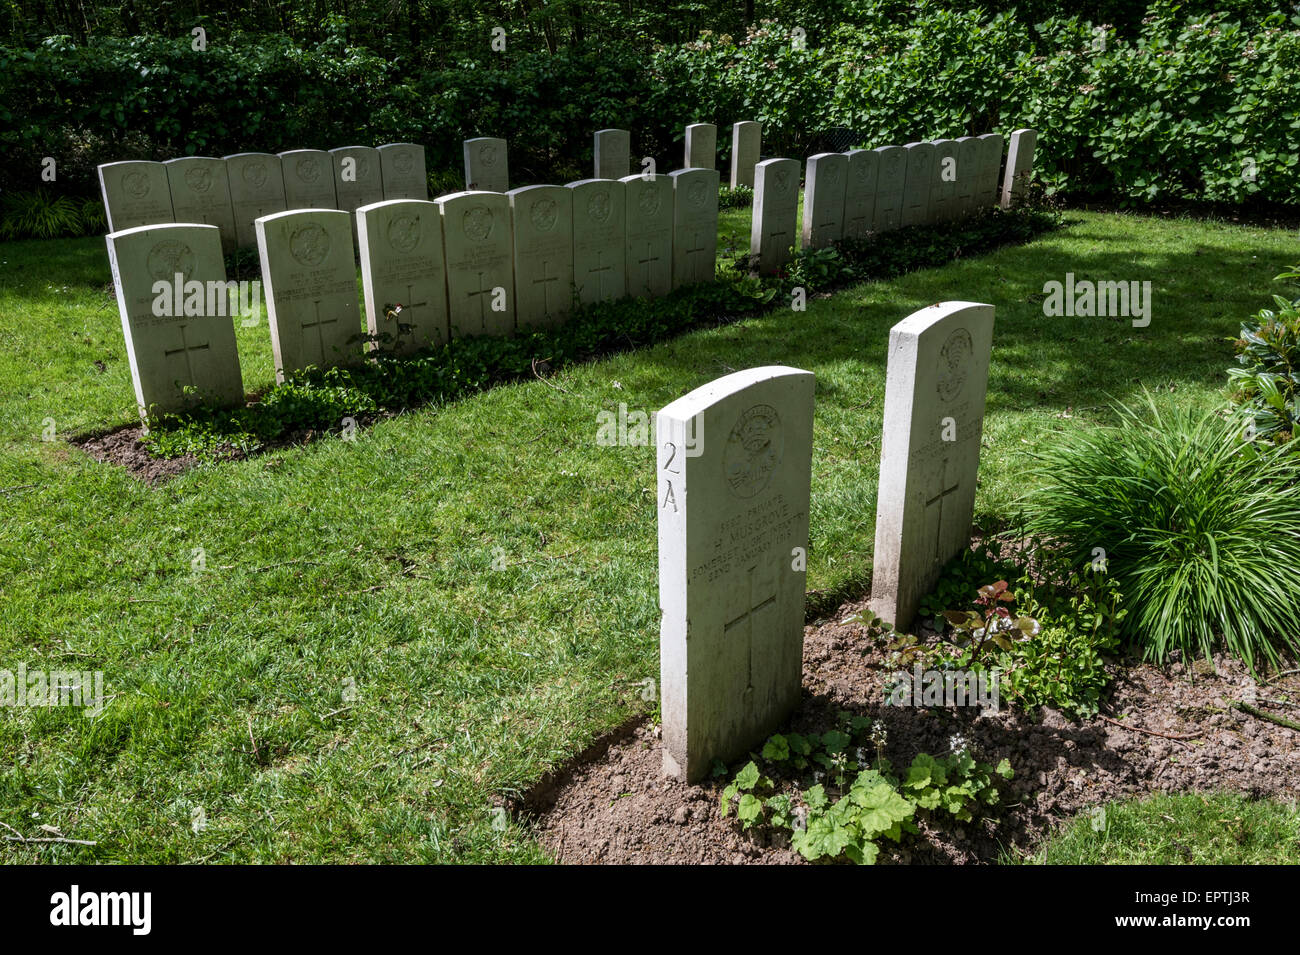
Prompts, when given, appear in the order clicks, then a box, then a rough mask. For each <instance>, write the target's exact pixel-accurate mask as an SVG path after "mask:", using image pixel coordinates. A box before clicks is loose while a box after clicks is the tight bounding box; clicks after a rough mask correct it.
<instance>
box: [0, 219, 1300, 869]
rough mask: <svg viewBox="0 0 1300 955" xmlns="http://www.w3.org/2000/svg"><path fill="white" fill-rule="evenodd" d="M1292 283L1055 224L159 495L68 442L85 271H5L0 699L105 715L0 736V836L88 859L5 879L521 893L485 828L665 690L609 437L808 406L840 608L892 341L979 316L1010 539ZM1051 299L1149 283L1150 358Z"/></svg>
mask: <svg viewBox="0 0 1300 955" xmlns="http://www.w3.org/2000/svg"><path fill="white" fill-rule="evenodd" d="M747 221H748V210H736V211H735V212H728V213H726V214H725V215H724V217H723V222H722V226H721V229H720V231H723V232H724V233H725V232H726V230H728V229H731V230H733V231H735V232H736V234H738V235H739V236H741V237H742V239H740V240H737V241H740V242H742V243H743V237H744V236H747V234H748V228H747V225H746V223H747ZM723 247H724V248H725V247H726V241H724V243H723ZM1294 248H1295V247H1294V238H1293V236H1291V235H1289V234H1287V233H1284V232H1271V231H1267V230H1263V229H1256V228H1246V227H1234V226H1227V225H1217V224H1207V223H1203V222H1191V221H1158V220H1152V219H1145V218H1137V217H1128V216H1117V215H1102V214H1080V215H1077V216H1073V217H1072V223H1071V224H1070V225H1069V226H1068V227H1067V228H1066V229H1064V230H1062V231H1060V232H1058V233H1054V234H1051V235H1049V236H1046V237H1044V238H1041V239H1039V240H1037V241H1035V242H1033V243H1031V244H1029V245H1027V246H1024V247H1019V248H1006V249H1003V250H1000V251H999V252H997V253H995V254H992V255H988V256H986V257H982V258H979V259H973V260H966V261H960V262H957V263H955V264H953V265H950V266H947V267H944V268H939V269H933V270H927V271H923V272H918V273H914V274H912V275H909V276H906V277H904V278H902V279H900V280H898V281H894V282H889V283H880V284H864V285H860V286H857V287H854V288H851V289H848V290H845V291H844V292H841V293H839V294H836V295H834V296H833V297H822V298H815V299H814V300H812V301H811V302H810V303H809V305H808V309H807V311H806V312H802V313H797V312H793V311H788V310H778V311H775V312H773V313H771V314H768V315H764V316H762V317H759V318H755V319H751V320H749V321H746V322H744V323H741V324H737V325H732V326H726V327H719V328H714V329H708V330H703V331H697V332H694V333H691V334H689V335H685V336H682V337H680V338H677V339H675V340H672V341H667V342H663V343H660V344H658V345H656V346H654V347H649V348H644V349H642V350H640V351H637V352H635V353H628V354H623V355H618V356H614V357H612V358H610V359H608V360H606V361H602V362H599V363H594V364H590V365H584V366H580V367H573V368H568V369H565V370H563V371H562V372H561V373H560V374H559V375H557V376H556V377H555V378H554V379H553V380H552V381H550V382H548V383H543V382H540V381H533V382H527V383H521V384H517V385H512V386H508V387H501V388H498V389H495V390H493V391H491V392H488V393H484V394H481V395H477V396H474V397H471V398H467V399H464V400H461V401H457V402H453V403H450V404H447V405H445V406H441V407H424V408H420V409H416V410H413V411H411V412H409V413H406V414H403V415H401V416H400V417H397V418H394V419H390V420H386V421H383V422H381V423H380V424H378V425H377V426H375V427H374V428H372V429H369V430H366V431H363V432H361V433H360V434H359V435H358V437H357V440H355V441H351V442H349V441H344V440H341V439H339V438H328V439H324V440H320V441H317V442H314V443H311V444H309V445H306V446H303V447H295V448H291V449H287V450H281V451H276V452H274V453H269V454H266V455H263V456H260V457H257V458H254V459H253V460H249V461H245V462H235V463H226V464H221V465H209V466H204V467H200V468H197V469H195V470H194V471H191V472H189V473H186V474H185V475H183V476H181V477H179V478H178V479H176V480H173V481H171V482H170V483H167V484H166V485H164V486H161V487H158V488H150V487H146V486H143V485H142V484H140V483H139V482H138V481H136V480H135V479H133V478H131V477H129V476H128V475H126V474H125V473H124V472H123V471H122V470H120V469H118V468H116V467H112V466H106V465H101V464H98V463H95V462H93V461H91V460H89V459H88V458H87V457H85V456H84V455H83V454H82V453H81V452H79V451H78V450H76V449H75V448H73V447H71V446H70V445H68V444H67V443H66V442H65V441H64V440H62V439H63V437H64V436H66V435H71V434H78V433H82V432H85V431H88V430H91V429H97V428H105V427H110V426H114V425H117V424H121V423H125V422H128V421H130V420H132V418H133V416H134V397H133V394H132V389H131V383H130V373H129V369H128V366H127V361H126V356H125V354H124V351H123V345H122V338H121V332H120V326H119V320H118V317H117V310H116V305H115V303H114V301H113V299H112V297H111V294H110V292H109V288H108V282H109V272H108V264H107V259H106V256H105V253H104V247H103V242H102V240H101V239H85V240H76V241H56V242H20V243H9V244H6V245H3V246H0V389H3V391H4V396H5V399H6V400H4V401H0V442H3V450H2V451H0V514H2V515H3V525H2V526H3V532H2V533H0V580H3V582H4V583H3V592H2V594H0V669H6V668H7V669H10V670H13V669H16V667H17V665H18V663H20V662H23V663H26V665H27V666H28V667H29V668H37V667H41V668H44V669H47V670H54V669H65V668H68V667H72V666H76V667H78V668H82V669H99V670H103V671H104V680H105V685H106V691H107V693H109V694H110V695H112V700H111V702H110V703H109V704H108V705H107V707H106V709H105V711H104V712H103V714H102V715H101V716H99V717H97V718H94V719H87V718H85V717H83V716H82V715H81V714H80V713H78V712H72V711H69V710H33V709H28V710H9V711H6V712H3V713H2V714H0V754H3V758H2V760H0V822H3V823H5V824H6V825H9V826H12V827H13V828H14V829H16V830H18V831H19V832H22V833H24V834H26V835H41V834H42V833H41V832H40V830H39V826H41V825H43V824H44V825H50V826H53V827H56V828H58V829H59V830H60V831H61V832H62V833H64V835H66V836H68V837H71V838H78V839H89V840H95V841H97V842H98V845H97V846H94V847H78V846H70V845H63V844H45V845H41V846H32V845H27V846H20V845H17V844H15V843H11V842H10V843H0V845H2V846H3V848H2V849H0V857H2V858H3V859H4V860H5V861H10V862H35V861H56V862H86V861H130V862H173V861H174V862H180V861H200V860H211V861H245V862H248V861H262V862H273V861H290V860H292V861H295V862H346V861H367V862H378V861H394V862H396V861H402V862H417V861H435V860H436V861H477V862H486V861H514V862H522V861H537V860H540V859H542V858H543V854H542V852H541V850H540V849H539V847H538V846H537V844H536V843H535V841H534V840H533V839H532V838H531V837H530V835H529V833H528V832H527V831H526V830H525V829H523V828H520V827H518V826H516V825H514V824H511V825H510V826H509V827H507V828H506V829H505V830H504V831H499V830H497V829H494V828H493V826H492V813H491V811H490V806H491V804H492V802H493V800H495V799H497V798H498V797H500V796H502V795H507V796H508V795H511V794H515V793H518V792H520V791H522V790H524V789H526V788H527V787H528V786H530V785H531V784H532V783H534V782H535V781H536V780H537V779H538V778H539V777H540V776H541V775H542V774H543V773H544V772H545V771H546V770H547V769H549V768H552V767H554V766H556V765H557V764H559V763H561V762H562V761H564V760H565V759H566V758H567V757H569V756H571V755H572V754H573V753H575V752H577V751H578V750H580V749H581V748H582V747H583V745H584V744H585V743H587V742H589V741H590V740H591V739H593V738H594V737H595V736H597V735H599V734H600V733H602V732H603V731H605V730H607V729H609V728H611V727H612V726H614V725H616V724H618V723H619V722H620V721H621V720H623V719H624V718H625V717H626V716H627V715H628V714H629V713H631V712H632V711H633V710H635V709H637V708H639V707H641V706H644V705H645V704H643V703H642V702H641V701H640V694H641V688H640V687H639V686H637V685H634V684H635V682H636V681H640V680H643V679H645V678H653V677H656V676H657V672H658V651H657V627H658V608H657V594H656V562H655V508H654V500H653V487H654V474H653V457H652V450H651V449H650V448H648V447H618V448H609V447H601V446H598V445H597V443H596V431H597V424H598V422H597V414H598V413H599V412H600V411H602V410H607V409H616V408H617V406H618V404H619V403H620V402H624V403H626V404H627V405H628V406H629V408H630V409H633V410H638V409H639V410H643V411H646V412H653V411H654V410H656V409H658V408H660V407H662V406H663V405H664V404H666V403H667V402H668V401H670V400H672V399H673V398H675V397H677V396H679V395H681V394H683V393H685V392H687V391H689V390H690V389H692V388H694V387H696V386H698V385H700V384H702V383H704V382H706V381H709V380H710V379H712V378H715V377H717V376H719V375H722V374H725V373H727V372H730V371H732V370H736V369H742V368H747V367H752V366H757V365H764V364H774V363H783V364H791V365H796V366H799V367H803V368H808V369H811V370H812V371H814V372H815V373H816V375H817V414H816V432H815V451H814V461H813V468H814V473H813V502H812V511H811V524H812V529H811V538H812V540H811V551H810V554H809V572H810V576H809V586H810V587H811V588H813V589H816V590H821V591H833V592H856V591H861V589H862V588H863V587H864V586H865V585H866V584H867V582H868V581H869V577H870V558H871V547H872V538H873V528H874V519H875V514H874V507H875V494H876V480H877V469H878V466H879V436H880V427H881V411H882V407H881V406H882V399H883V392H884V378H885V358H886V342H887V337H888V330H889V327H890V326H891V325H893V324H894V323H896V322H897V321H899V320H900V319H902V318H903V317H905V316H906V315H908V314H909V313H911V312H912V311H914V310H916V309H918V308H921V307H923V306H925V305H929V304H931V303H933V302H937V301H942V300H945V299H970V300H974V301H985V302H991V303H993V304H994V305H995V306H996V308H997V318H996V327H995V333H994V354H993V363H992V371H991V377H990V383H989V398H988V416H987V423H986V430H985V447H984V453H983V459H982V464H981V487H980V491H979V496H978V502H977V508H978V510H979V511H980V512H981V513H982V514H991V515H998V516H1002V517H1007V516H1011V515H1013V513H1014V510H1015V501H1016V499H1017V497H1018V496H1019V495H1020V494H1021V493H1022V492H1023V491H1024V490H1025V487H1026V481H1025V478H1024V473H1023V472H1024V468H1025V461H1026V454H1027V453H1028V452H1029V451H1031V450H1032V449H1033V448H1034V447H1036V446H1040V445H1041V444H1042V443H1043V442H1050V441H1052V440H1053V434H1054V433H1055V432H1056V431H1057V430H1058V429H1061V428H1077V427H1087V426H1088V425H1090V424H1092V423H1095V422H1098V421H1101V420H1107V419H1108V414H1109V413H1108V411H1107V409H1106V399H1107V396H1108V395H1114V396H1116V397H1118V398H1125V399H1131V398H1133V397H1134V396H1135V395H1136V394H1138V393H1139V392H1140V390H1141V389H1142V388H1144V387H1145V388H1149V389H1151V390H1153V391H1156V392H1158V393H1159V394H1161V395H1162V396H1163V397H1164V398H1165V399H1167V400H1169V401H1172V402H1178V403H1186V404H1188V405H1193V406H1200V407H1211V406H1214V405H1217V404H1218V403H1219V402H1221V401H1222V389H1223V385H1224V368H1225V366H1226V365H1228V364H1229V362H1230V360H1231V349H1230V346H1229V345H1228V343H1227V341H1226V339H1227V338H1228V337H1230V336H1232V335H1234V334H1235V333H1236V331H1237V326H1238V322H1239V320H1240V318H1241V317H1242V316H1244V315H1247V314H1250V313H1252V312H1254V311H1255V310H1256V309H1258V308H1259V307H1260V304H1261V302H1264V301H1266V300H1267V295H1268V294H1269V293H1270V292H1271V290H1272V289H1271V287H1270V286H1271V284H1272V283H1271V281H1270V280H1271V278H1272V277H1273V276H1274V275H1276V274H1277V273H1278V272H1279V271H1281V269H1282V267H1284V266H1285V265H1288V264H1290V262H1291V260H1292V259H1294V258H1295V252H1294ZM1067 271H1073V272H1074V273H1075V274H1076V276H1079V277H1081V278H1082V277H1096V278H1107V279H1116V280H1118V279H1137V280H1142V279H1150V280H1151V281H1152V283H1153V286H1154V289H1155V306H1154V313H1153V320H1152V323H1151V326H1150V327H1149V328H1146V329H1134V328H1132V327H1131V326H1130V325H1129V323H1128V321H1127V320H1124V319H1049V318H1045V317H1044V316H1043V314H1042V309H1041V306H1040V304H1039V302H1040V300H1041V297H1042V292H1041V289H1042V285H1043V282H1045V281H1047V280H1049V279H1056V280H1062V279H1063V278H1064V275H1065V273H1066V272H1067ZM238 338H239V347H240V354H241V359H242V364H243V368H244V378H245V387H246V388H247V389H248V390H250V391H254V390H257V389H261V388H264V387H267V386H269V385H270V384H271V383H272V380H273V373H272V365H271V355H270V344H269V340H268V336H267V330H266V324H265V322H264V321H263V322H261V323H259V324H258V325H257V326H256V327H252V328H240V329H239V330H238ZM96 362H101V363H102V365H103V370H100V368H99V367H97V365H96ZM47 418H48V419H53V421H54V424H55V427H56V429H57V436H56V440H54V441H43V440H42V430H43V426H44V425H43V422H44V421H45V419H47ZM200 548H201V549H202V556H203V558H204V562H205V566H206V569H204V570H199V571H196V570H195V569H194V561H195V559H196V556H197V553H198V549H200ZM494 565H495V566H496V567H500V568H503V569H499V570H498V569H494ZM349 681H351V682H349ZM353 685H355V687H356V689H357V693H358V697H357V699H355V700H354V701H352V702H351V703H349V702H346V701H345V700H344V693H345V690H346V688H347V687H350V686H353ZM198 807H201V808H202V810H203V812H204V814H205V816H206V819H207V827H206V829H203V830H201V831H200V832H198V833H195V832H194V831H192V827H191V820H192V817H193V813H194V810H195V809H196V808H198Z"/></svg>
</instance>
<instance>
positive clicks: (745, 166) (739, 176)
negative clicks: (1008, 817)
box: [684, 120, 763, 189]
mask: <svg viewBox="0 0 1300 955" xmlns="http://www.w3.org/2000/svg"><path fill="white" fill-rule="evenodd" d="M685 147H686V149H685V153H686V154H685V158H684V162H685V164H686V167H687V168H697V169H700V168H702V169H712V168H714V167H715V166H716V165H717V161H718V127H717V126H715V125H714V124H713V123H692V124H691V125H689V126H687V127H686V137H685ZM762 147H763V128H762V127H761V126H760V125H759V124H758V123H755V122H753V121H752V120H744V121H743V122H739V123H735V124H733V125H732V127H731V188H732V189H735V188H736V187H737V186H749V187H751V188H752V187H753V186H754V174H755V173H754V167H755V166H757V165H758V160H759V153H760V151H761V150H762Z"/></svg>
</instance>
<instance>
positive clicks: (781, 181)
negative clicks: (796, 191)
mask: <svg viewBox="0 0 1300 955" xmlns="http://www.w3.org/2000/svg"><path fill="white" fill-rule="evenodd" d="M775 184H776V191H777V192H787V191H788V190H789V189H790V170H788V169H778V170H777V171H776V180H775Z"/></svg>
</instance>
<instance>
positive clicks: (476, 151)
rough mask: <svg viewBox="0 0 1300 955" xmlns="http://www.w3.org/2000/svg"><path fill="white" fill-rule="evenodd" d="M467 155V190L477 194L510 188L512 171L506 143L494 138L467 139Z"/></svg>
mask: <svg viewBox="0 0 1300 955" xmlns="http://www.w3.org/2000/svg"><path fill="white" fill-rule="evenodd" d="M462 147H463V149H464V153H465V189H466V190H467V191H475V192H501V193H504V192H506V191H507V190H508V189H509V188H510V169H509V164H508V161H507V157H506V141H505V140H504V139H497V138H496V137H494V136H479V137H477V138H475V139H467V140H465V142H464V143H463V144H462Z"/></svg>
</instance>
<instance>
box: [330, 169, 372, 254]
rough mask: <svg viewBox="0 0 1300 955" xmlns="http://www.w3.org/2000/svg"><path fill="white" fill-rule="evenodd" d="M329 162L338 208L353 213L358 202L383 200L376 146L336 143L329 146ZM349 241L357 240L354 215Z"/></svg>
mask: <svg viewBox="0 0 1300 955" xmlns="http://www.w3.org/2000/svg"><path fill="white" fill-rule="evenodd" d="M330 162H331V164H332V165H333V167H334V192H335V194H336V195H337V197H338V205H339V209H340V210H341V211H343V212H347V213H355V212H356V211H357V210H358V209H360V208H361V207H362V206H368V205H371V204H372V203H376V202H382V201H383V198H384V184H383V181H382V179H381V177H380V172H379V150H377V149H375V148H374V147H373V146H340V147H338V148H337V149H331V150H330ZM352 241H353V242H354V243H355V242H356V241H357V220H356V219H355V218H353V219H352Z"/></svg>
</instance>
